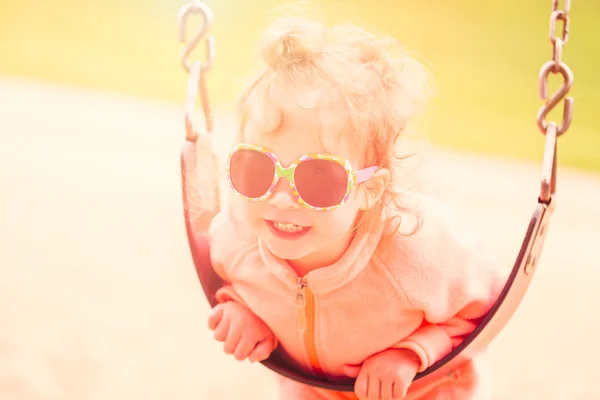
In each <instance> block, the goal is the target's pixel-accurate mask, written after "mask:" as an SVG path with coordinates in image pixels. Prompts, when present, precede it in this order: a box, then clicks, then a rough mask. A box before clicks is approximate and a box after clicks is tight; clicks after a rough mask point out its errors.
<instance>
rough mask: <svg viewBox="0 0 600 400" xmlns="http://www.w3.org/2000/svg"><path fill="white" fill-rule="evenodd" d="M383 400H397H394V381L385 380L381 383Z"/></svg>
mask: <svg viewBox="0 0 600 400" xmlns="http://www.w3.org/2000/svg"><path fill="white" fill-rule="evenodd" d="M381 400H396V399H395V398H394V380H393V379H385V380H382V381H381Z"/></svg>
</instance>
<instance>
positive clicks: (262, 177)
mask: <svg viewBox="0 0 600 400" xmlns="http://www.w3.org/2000/svg"><path fill="white" fill-rule="evenodd" d="M378 169H379V167H369V168H365V169H361V170H359V171H355V170H354V169H353V168H352V166H351V165H350V162H349V161H348V160H346V159H344V158H340V157H336V156H332V155H328V154H308V155H304V156H302V157H300V158H298V159H297V160H296V161H294V162H293V163H292V164H291V165H290V166H289V167H287V168H284V167H283V166H282V165H281V162H280V161H279V158H277V155H275V153H273V152H271V151H269V150H268V149H266V148H264V147H261V146H255V145H252V144H245V143H241V144H237V145H235V146H234V147H233V150H232V151H231V153H230V155H229V161H228V166H227V175H228V176H229V183H230V184H231V187H232V188H233V190H234V191H235V192H237V193H238V194H239V195H240V196H242V197H243V198H245V199H247V200H254V201H260V200H264V199H266V198H267V197H269V196H270V195H271V194H272V193H273V190H275V186H276V185H277V182H278V181H279V179H280V178H285V179H287V181H288V182H289V183H290V186H291V187H292V194H293V195H294V198H295V199H296V201H297V202H299V203H300V204H302V205H304V206H305V207H308V208H310V209H312V210H330V209H332V208H336V207H340V206H342V205H343V204H344V203H345V202H346V201H347V200H348V197H349V196H350V193H351V191H352V188H353V187H354V185H356V184H359V183H362V182H364V181H366V180H368V179H369V178H370V177H371V176H373V174H374V173H375V171H377V170H378Z"/></svg>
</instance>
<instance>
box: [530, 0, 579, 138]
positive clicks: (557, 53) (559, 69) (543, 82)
mask: <svg viewBox="0 0 600 400" xmlns="http://www.w3.org/2000/svg"><path fill="white" fill-rule="evenodd" d="M558 3H559V0H552V13H551V14H550V43H551V44H552V60H550V61H548V62H546V63H545V64H544V65H542V68H541V69H540V73H539V95H540V98H541V99H542V100H544V101H545V103H544V105H542V107H540V109H539V111H538V113H537V126H538V128H539V129H540V131H541V132H542V133H543V134H544V135H546V134H547V132H548V129H549V123H548V122H547V121H546V117H547V115H548V114H549V113H550V112H551V111H552V110H553V109H554V107H556V106H557V105H558V103H559V102H560V101H561V100H563V99H564V104H563V116H562V118H563V120H562V122H561V123H560V125H559V124H558V123H555V124H556V126H557V128H556V136H557V137H558V136H560V135H562V134H563V133H565V132H566V131H567V129H569V126H570V125H571V120H572V119H573V98H572V97H567V94H568V93H569V91H570V90H571V86H572V85H573V72H571V69H570V68H569V66H568V65H567V64H565V63H564V62H563V61H562V52H563V46H564V45H565V44H566V43H567V41H568V39H569V11H570V9H571V1H570V0H564V7H563V9H562V10H560V9H559V8H558ZM559 20H560V21H562V22H563V30H562V34H561V35H559V36H557V34H556V26H557V22H558V21H559ZM551 73H552V74H554V75H556V74H560V75H562V77H563V84H562V86H561V87H560V88H558V90H557V91H556V92H555V93H554V94H553V95H552V96H550V97H549V96H548V78H549V76H550V74H551Z"/></svg>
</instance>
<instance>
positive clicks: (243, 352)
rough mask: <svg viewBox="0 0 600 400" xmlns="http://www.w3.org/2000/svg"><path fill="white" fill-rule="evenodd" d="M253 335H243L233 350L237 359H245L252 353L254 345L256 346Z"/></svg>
mask: <svg viewBox="0 0 600 400" xmlns="http://www.w3.org/2000/svg"><path fill="white" fill-rule="evenodd" d="M252 336H253V335H249V334H246V335H242V337H241V338H240V341H239V343H238V344H237V346H236V347H235V350H234V351H233V356H234V357H235V358H236V360H239V361H242V360H245V359H246V357H248V355H249V354H250V352H251V351H252V350H253V349H254V347H255V346H256V341H255V340H253V339H252Z"/></svg>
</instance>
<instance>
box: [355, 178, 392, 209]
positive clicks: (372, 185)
mask: <svg viewBox="0 0 600 400" xmlns="http://www.w3.org/2000/svg"><path fill="white" fill-rule="evenodd" d="M390 178H391V176H390V171H389V170H388V169H386V168H382V169H379V170H377V172H375V173H374V174H373V176H371V177H370V178H369V179H368V180H367V181H365V182H363V183H362V184H361V185H360V188H361V191H360V194H361V198H360V209H361V210H363V211H366V210H368V209H370V208H371V207H373V206H374V205H375V204H377V203H378V202H379V201H380V200H381V196H383V192H384V191H385V188H386V187H387V185H388V184H389V183H390Z"/></svg>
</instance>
